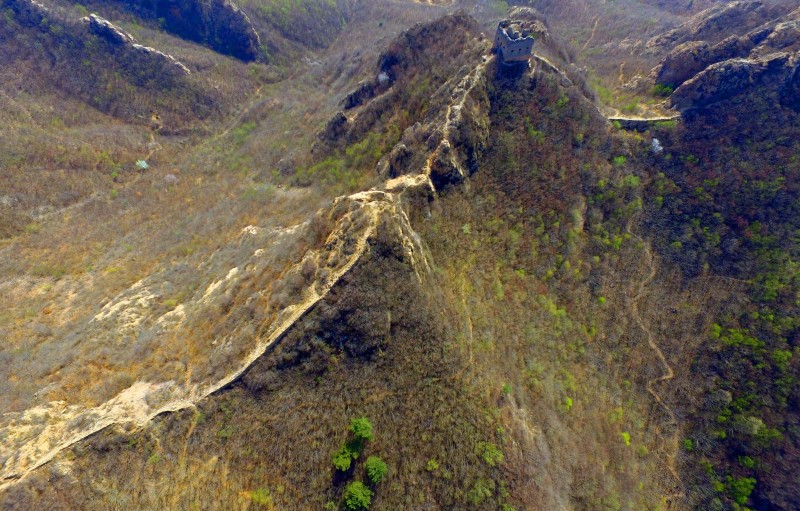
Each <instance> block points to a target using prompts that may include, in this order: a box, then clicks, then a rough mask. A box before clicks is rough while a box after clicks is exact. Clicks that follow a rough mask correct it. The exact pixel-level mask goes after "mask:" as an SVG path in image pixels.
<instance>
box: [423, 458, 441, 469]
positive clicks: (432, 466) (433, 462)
mask: <svg viewBox="0 0 800 511" xmlns="http://www.w3.org/2000/svg"><path fill="white" fill-rule="evenodd" d="M425 470H427V471H428V472H435V471H437V470H439V462H438V461H436V460H435V459H433V458H431V459H429V460H428V464H427V465H425Z"/></svg>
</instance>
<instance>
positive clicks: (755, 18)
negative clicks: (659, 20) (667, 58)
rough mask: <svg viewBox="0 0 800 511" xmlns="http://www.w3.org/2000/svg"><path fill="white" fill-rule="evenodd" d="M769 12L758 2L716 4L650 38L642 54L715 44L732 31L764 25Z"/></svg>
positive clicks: (746, 0) (750, 0)
mask: <svg viewBox="0 0 800 511" xmlns="http://www.w3.org/2000/svg"><path fill="white" fill-rule="evenodd" d="M770 13H771V11H770V10H769V9H766V8H765V6H764V3H763V2H762V1H761V0H743V1H737V2H730V3H726V4H719V5H716V6H714V7H711V8H709V9H706V10H704V11H702V12H700V13H698V14H696V15H695V16H692V18H691V19H690V20H689V21H688V22H686V23H684V24H683V25H681V26H679V27H677V28H674V29H672V30H670V31H668V32H665V33H663V34H661V35H658V36H655V37H653V38H652V39H650V40H649V41H648V42H647V45H646V47H645V53H650V54H657V53H659V52H662V51H668V50H669V49H671V48H673V47H674V46H675V45H678V44H681V43H684V42H687V41H712V42H715V41H719V40H721V39H722V38H724V37H725V36H726V35H727V34H729V33H730V31H731V29H732V28H737V29H744V30H748V29H752V28H754V27H756V26H758V25H759V24H761V23H764V22H765V21H766V20H767V19H768V18H769V16H770Z"/></svg>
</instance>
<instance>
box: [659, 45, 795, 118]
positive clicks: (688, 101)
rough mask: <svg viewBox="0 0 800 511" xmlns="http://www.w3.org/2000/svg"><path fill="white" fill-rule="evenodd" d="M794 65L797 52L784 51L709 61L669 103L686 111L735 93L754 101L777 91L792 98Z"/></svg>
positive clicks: (702, 106)
mask: <svg viewBox="0 0 800 511" xmlns="http://www.w3.org/2000/svg"><path fill="white" fill-rule="evenodd" d="M797 66H798V55H797V54H794V55H791V54H789V53H784V52H780V53H773V54H770V55H767V56H765V57H761V58H756V59H730V60H727V61H724V62H719V63H716V64H712V65H711V66H709V67H708V68H706V69H705V70H703V71H702V72H700V73H699V74H698V75H697V76H695V77H694V78H692V79H691V80H689V81H687V82H685V83H684V84H683V85H681V86H680V87H678V89H677V90H676V91H675V93H674V94H673V95H672V97H671V98H670V103H671V105H672V106H673V107H674V108H676V109H677V110H679V111H680V112H682V113H685V112H687V111H689V110H703V109H708V108H711V107H713V106H714V105H715V104H717V103H720V102H721V101H724V100H727V99H730V98H734V97H737V96H738V97H741V98H744V99H748V100H755V99H759V98H766V97H769V96H770V95H773V94H780V95H781V96H782V97H784V98H786V99H791V90H792V87H794V86H795V85H794V82H795V81H796V74H797ZM787 95H788V96H789V97H788V98H787Z"/></svg>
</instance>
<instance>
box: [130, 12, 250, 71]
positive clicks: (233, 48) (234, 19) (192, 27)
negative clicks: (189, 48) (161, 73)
mask: <svg viewBox="0 0 800 511" xmlns="http://www.w3.org/2000/svg"><path fill="white" fill-rule="evenodd" d="M116 1H120V2H122V3H125V4H127V5H129V6H132V7H133V8H135V9H136V10H137V11H138V12H140V13H142V14H144V15H145V16H148V17H151V18H154V19H159V20H163V26H164V28H165V29H166V30H168V31H170V32H172V33H174V34H176V35H178V36H180V37H182V38H184V39H188V40H190V41H195V42H198V43H201V44H204V45H206V46H208V47H210V48H212V49H213V50H215V51H218V52H219V53H222V54H224V55H230V56H232V57H236V58H238V59H240V60H244V61H253V60H264V59H265V55H264V53H263V51H262V50H261V39H260V37H259V35H258V33H257V32H256V30H255V28H253V24H252V23H251V21H250V18H249V17H248V16H247V14H245V13H244V11H242V10H241V9H239V7H238V6H237V5H236V4H234V3H233V2H232V1H230V0H208V1H201V0H167V1H165V2H150V1H146V0H116Z"/></svg>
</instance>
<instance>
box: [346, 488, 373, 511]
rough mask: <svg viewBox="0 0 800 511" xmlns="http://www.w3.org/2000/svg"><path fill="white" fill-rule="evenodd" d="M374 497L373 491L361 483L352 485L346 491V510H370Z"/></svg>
mask: <svg viewBox="0 0 800 511" xmlns="http://www.w3.org/2000/svg"><path fill="white" fill-rule="evenodd" d="M372 495H373V493H372V490H370V489H369V488H367V487H366V485H364V483H362V482H361V481H356V482H354V483H350V484H348V485H347V488H346V489H345V490H344V508H345V509H347V510H349V511H362V510H365V509H369V506H370V504H372Z"/></svg>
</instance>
